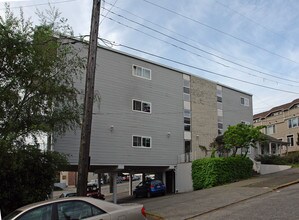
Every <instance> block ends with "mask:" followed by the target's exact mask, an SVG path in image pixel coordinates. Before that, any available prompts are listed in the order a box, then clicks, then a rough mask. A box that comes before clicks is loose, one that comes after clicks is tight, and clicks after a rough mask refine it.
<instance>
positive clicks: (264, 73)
mask: <svg viewBox="0 0 299 220" xmlns="http://www.w3.org/2000/svg"><path fill="white" fill-rule="evenodd" d="M107 4H108V5H111V6H112V4H110V3H107ZM114 7H115V8H117V9H120V10H122V11H125V12H126V13H128V14H131V15H133V16H135V17H137V18H140V19H142V20H144V21H147V22H149V23H150V24H153V25H155V26H158V27H160V28H162V29H164V30H167V31H169V32H171V33H174V34H176V35H178V36H180V37H183V38H185V39H187V40H190V41H192V42H194V43H196V44H199V43H198V42H197V41H195V40H193V39H191V38H189V37H187V36H185V35H182V34H179V33H177V32H175V31H173V30H170V29H168V28H165V27H164V26H162V25H159V24H156V23H154V22H152V21H150V20H147V19H145V18H143V17H141V16H138V15H136V14H134V13H132V12H130V11H128V10H125V9H123V8H120V7H118V6H114ZM104 9H105V8H104ZM105 10H107V9H105ZM201 46H204V47H207V48H209V49H212V50H214V51H217V52H218V53H222V54H224V55H226V56H229V57H232V58H234V59H238V60H240V61H242V62H245V63H248V64H250V65H253V66H256V65H255V64H252V63H249V62H247V61H244V60H241V59H239V58H236V57H233V56H231V55H229V54H225V53H223V52H220V51H218V50H216V49H215V48H212V47H209V46H206V45H202V44H201ZM228 62H230V61H228ZM257 67H259V68H262V69H263V67H260V66H257ZM250 70H252V71H255V72H257V73H260V74H263V75H267V76H270V77H273V78H277V79H280V80H284V81H289V82H295V83H299V81H296V80H290V79H286V78H282V77H279V76H275V75H272V74H269V73H266V72H263V71H260V70H256V69H254V68H251V69H250ZM271 72H273V71H271ZM273 73H277V74H281V75H285V74H284V73H278V72H273ZM261 78H262V77H261ZM267 80H269V79H267ZM269 81H271V80H269ZM273 82H276V81H273ZM285 85H289V84H285ZM291 86H293V85H291Z"/></svg>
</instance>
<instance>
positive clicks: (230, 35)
mask: <svg viewBox="0 0 299 220" xmlns="http://www.w3.org/2000/svg"><path fill="white" fill-rule="evenodd" d="M143 1H144V2H146V3H148V4H151V5H153V6H155V7H158V8H161V9H163V10H165V11H168V12H171V13H173V14H176V15H178V16H180V17H183V18H185V19H188V20H190V21H193V22H195V23H197V24H199V25H201V26H204V27H206V28H209V29H211V30H214V31H216V32H218V33H221V34H223V35H226V36H228V37H230V38H233V39H235V40H238V41H240V42H243V43H245V44H247V45H250V46H252V47H255V48H257V49H259V50H262V51H265V52H267V53H269V54H272V55H274V56H277V57H280V58H282V59H284V60H288V61H290V62H292V63H296V64H299V63H298V62H297V61H295V60H292V59H290V58H287V57H285V56H282V55H280V54H277V53H275V52H272V51H270V50H268V49H265V48H263V47H261V46H258V45H256V44H254V43H251V42H249V41H247V40H244V39H242V38H240V37H236V36H234V35H232V34H230V33H227V32H225V31H222V30H219V29H217V28H215V27H212V26H210V25H208V24H205V23H203V22H201V21H199V20H195V19H193V18H190V17H188V16H186V15H183V14H180V13H178V12H176V11H174V10H171V9H169V8H166V7H164V6H161V5H159V4H156V3H153V2H150V1H148V0H143Z"/></svg>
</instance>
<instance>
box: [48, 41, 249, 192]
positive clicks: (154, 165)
mask: <svg viewBox="0 0 299 220" xmlns="http://www.w3.org/2000/svg"><path fill="white" fill-rule="evenodd" d="M73 45H74V46H75V47H78V48H80V49H81V50H82V54H87V49H88V45H86V44H84V43H82V42H79V41H76V43H75V44H73ZM84 80H85V79H83V81H82V82H77V83H76V86H77V87H78V89H80V90H82V91H84V85H85V83H84ZM94 88H95V93H96V94H98V96H99V100H100V101H98V102H96V103H95V104H94V111H93V122H92V134H91V146H90V171H91V172H99V173H112V172H124V173H154V174H160V176H161V177H162V179H163V180H164V182H166V185H167V190H168V192H175V190H176V189H175V185H174V183H175V181H174V179H175V175H178V173H177V172H174V171H175V169H176V167H177V165H178V163H182V162H189V161H190V160H191V159H192V160H194V159H197V158H200V157H203V156H204V153H203V152H202V151H201V150H200V148H199V147H198V146H199V145H203V146H206V147H209V144H210V143H211V142H212V141H213V140H214V138H215V137H216V136H217V135H218V134H222V133H223V132H224V131H225V129H226V128H227V127H228V126H229V125H234V124H237V123H240V122H244V123H252V96H251V95H250V94H247V93H245V92H242V91H239V90H236V89H234V88H230V87H227V86H225V85H222V84H220V83H216V82H212V81H210V80H206V79H204V78H201V77H198V76H195V75H192V74H190V73H187V72H183V71H181V70H177V69H174V68H171V67H168V66H165V65H161V64H159V63H155V62H152V61H149V60H146V59H143V58H140V57H136V56H133V55H130V54H127V53H123V52H119V51H116V50H113V49H110V48H109V49H108V48H104V47H98V57H97V68H96V76H95V87H94ZM81 98H82V97H81ZM82 100H83V98H82ZM79 145H80V128H78V129H77V130H76V132H68V133H66V134H65V135H64V136H63V137H56V138H55V142H54V145H53V148H54V150H56V151H59V152H63V153H66V154H68V155H69V162H70V165H71V168H72V169H73V170H74V171H75V170H77V165H78V158H79ZM191 156H192V158H191ZM189 172H191V171H190V170H189ZM177 179H178V178H177Z"/></svg>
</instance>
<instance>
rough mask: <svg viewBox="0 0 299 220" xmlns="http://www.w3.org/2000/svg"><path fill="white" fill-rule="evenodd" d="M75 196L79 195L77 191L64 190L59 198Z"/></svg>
mask: <svg viewBox="0 0 299 220" xmlns="http://www.w3.org/2000/svg"><path fill="white" fill-rule="evenodd" d="M74 196H77V193H75V192H64V193H61V195H60V196H59V198H65V197H74Z"/></svg>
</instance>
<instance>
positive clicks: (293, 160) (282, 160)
mask: <svg viewBox="0 0 299 220" xmlns="http://www.w3.org/2000/svg"><path fill="white" fill-rule="evenodd" d="M256 160H257V161H260V162H261V163H262V164H274V165H287V164H290V165H291V164H299V152H290V153H288V154H287V155H285V156H278V155H260V156H258V157H257V158H256Z"/></svg>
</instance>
